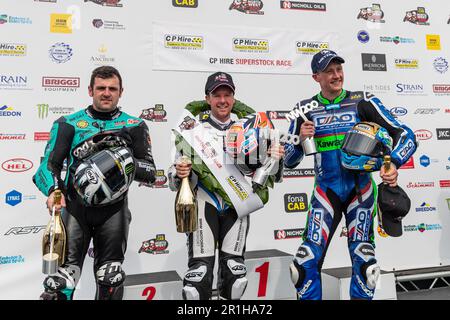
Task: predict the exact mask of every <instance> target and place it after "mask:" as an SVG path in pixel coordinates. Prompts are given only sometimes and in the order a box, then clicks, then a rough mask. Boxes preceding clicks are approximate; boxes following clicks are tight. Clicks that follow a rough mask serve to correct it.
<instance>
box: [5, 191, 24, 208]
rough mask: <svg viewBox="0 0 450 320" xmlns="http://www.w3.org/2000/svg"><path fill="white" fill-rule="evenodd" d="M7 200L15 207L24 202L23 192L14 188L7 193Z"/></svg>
mask: <svg viewBox="0 0 450 320" xmlns="http://www.w3.org/2000/svg"><path fill="white" fill-rule="evenodd" d="M5 202H6V203H7V204H9V205H10V206H12V207H14V206H16V205H18V204H19V203H21V202H22V193H20V192H19V191H17V190H12V191H10V192H8V193H7V194H6V197H5Z"/></svg>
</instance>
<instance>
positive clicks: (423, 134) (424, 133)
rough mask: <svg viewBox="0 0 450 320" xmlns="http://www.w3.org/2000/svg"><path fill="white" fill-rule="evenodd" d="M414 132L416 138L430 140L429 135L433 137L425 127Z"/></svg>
mask: <svg viewBox="0 0 450 320" xmlns="http://www.w3.org/2000/svg"><path fill="white" fill-rule="evenodd" d="M414 134H415V135H416V139H417V140H430V139H431V137H433V134H432V133H431V131H429V130H426V129H419V130H416V131H414Z"/></svg>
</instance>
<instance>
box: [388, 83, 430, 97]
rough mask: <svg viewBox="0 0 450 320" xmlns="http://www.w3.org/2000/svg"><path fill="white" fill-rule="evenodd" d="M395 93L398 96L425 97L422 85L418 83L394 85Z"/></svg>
mask: <svg viewBox="0 0 450 320" xmlns="http://www.w3.org/2000/svg"><path fill="white" fill-rule="evenodd" d="M395 92H396V93H397V94H398V95H408V96H425V95H427V94H426V93H425V89H424V86H423V84H419V83H396V84H395Z"/></svg>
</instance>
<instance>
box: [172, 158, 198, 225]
mask: <svg viewBox="0 0 450 320" xmlns="http://www.w3.org/2000/svg"><path fill="white" fill-rule="evenodd" d="M180 163H185V164H191V161H190V160H189V158H188V157H186V156H182V157H181V159H180ZM197 210H198V208H197V199H196V198H195V196H194V192H192V189H191V186H190V184H189V178H188V177H184V178H183V179H181V186H180V189H179V190H178V192H177V196H176V198H175V221H176V224H177V231H178V232H181V233H190V232H194V231H195V230H197V218H198V217H197V216H198V212H197Z"/></svg>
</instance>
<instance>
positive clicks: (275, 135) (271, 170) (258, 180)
mask: <svg viewBox="0 0 450 320" xmlns="http://www.w3.org/2000/svg"><path fill="white" fill-rule="evenodd" d="M268 132H270V133H268ZM260 134H261V136H263V137H266V136H268V135H270V137H271V144H272V145H278V144H279V142H280V134H279V132H278V130H271V129H269V128H262V129H261V130H260ZM278 163H279V161H278V160H275V158H273V157H270V158H269V159H268V160H267V162H266V163H264V164H263V165H262V167H260V168H258V169H256V170H255V173H254V174H253V177H252V187H253V192H256V189H257V188H258V186H261V187H262V186H265V185H266V182H267V179H268V178H269V176H271V175H274V174H276V173H277V171H278V168H279V167H278Z"/></svg>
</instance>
